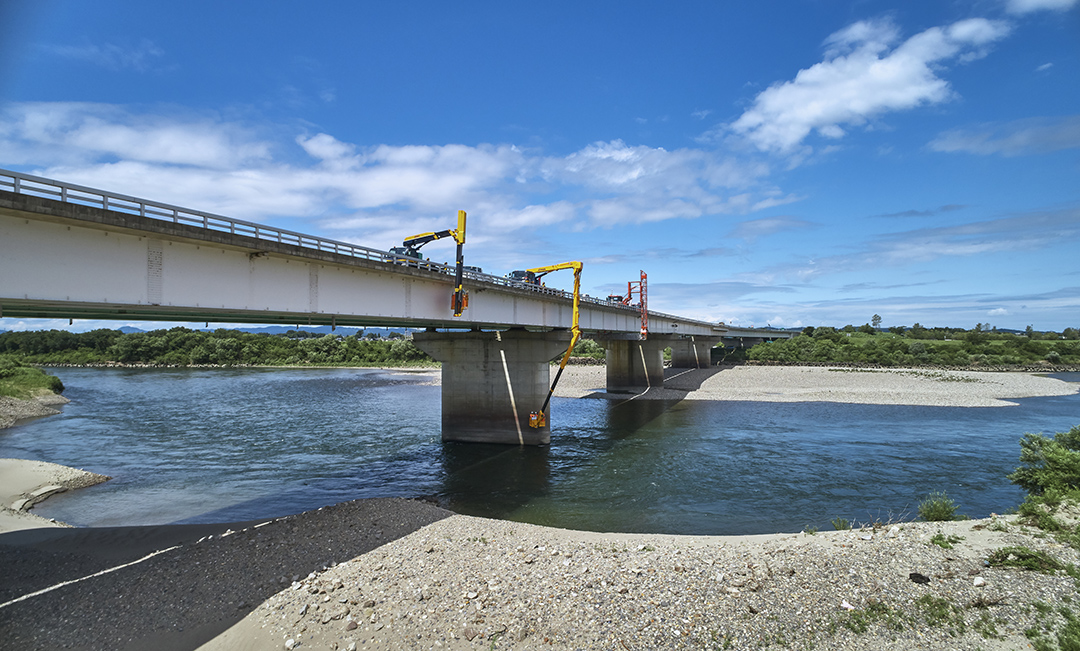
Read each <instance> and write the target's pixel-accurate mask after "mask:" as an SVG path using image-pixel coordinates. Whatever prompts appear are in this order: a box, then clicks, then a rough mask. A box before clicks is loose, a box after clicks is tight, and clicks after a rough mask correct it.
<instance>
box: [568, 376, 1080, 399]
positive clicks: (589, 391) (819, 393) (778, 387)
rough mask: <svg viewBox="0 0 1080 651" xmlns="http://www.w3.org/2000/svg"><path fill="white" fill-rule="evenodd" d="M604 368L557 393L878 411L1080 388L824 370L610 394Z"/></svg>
mask: <svg viewBox="0 0 1080 651" xmlns="http://www.w3.org/2000/svg"><path fill="white" fill-rule="evenodd" d="M606 381H607V375H606V370H605V368H604V367H602V366H568V367H567V368H566V371H565V372H564V373H563V377H562V379H561V380H560V381H559V386H558V387H557V388H556V390H555V395H557V396H562V397H566V398H605V399H609V400H626V399H631V398H632V399H634V400H720V401H724V400H728V401H730V400H750V401H756V402H841V403H856V404H874V405H928V406H940V407H1005V406H1010V405H1015V404H1016V403H1015V402H1010V399H1011V398H1029V397H1034V396H1062V395H1071V394H1074V393H1077V392H1078V391H1080V385H1078V384H1075V383H1069V382H1062V381H1061V380H1056V379H1054V378H1049V377H1044V376H1041V375H1036V374H1033V373H992V372H980V371H951V370H928V369H852V368H844V367H823V366H822V367H818V366H812V367H811V366H728V367H713V368H706V369H696V370H687V369H672V368H669V369H666V373H665V380H664V386H663V387H657V388H649V389H648V390H647V391H644V392H642V393H640V394H637V395H634V394H620V393H614V394H608V393H605V392H604V385H605V383H606Z"/></svg>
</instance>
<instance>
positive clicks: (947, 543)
mask: <svg viewBox="0 0 1080 651" xmlns="http://www.w3.org/2000/svg"><path fill="white" fill-rule="evenodd" d="M963 539H964V538H963V537H962V536H955V535H949V536H946V535H945V534H943V533H939V534H937V535H935V536H934V537H933V538H931V539H930V544H931V545H937V546H938V547H941V548H942V549H952V548H953V547H954V546H955V545H956V544H957V543H959V542H960V541H961V540H963Z"/></svg>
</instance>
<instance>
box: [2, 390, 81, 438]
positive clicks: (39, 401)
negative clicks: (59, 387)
mask: <svg viewBox="0 0 1080 651" xmlns="http://www.w3.org/2000/svg"><path fill="white" fill-rule="evenodd" d="M68 402H69V400H68V399H67V398H65V397H64V396H61V395H59V394H55V393H47V394H44V395H41V396H38V397H36V398H32V399H30V400H21V399H19V398H11V397H9V396H0V429H5V428H8V427H11V426H12V425H14V424H15V423H17V422H19V421H20V420H26V419H27V418H40V417H41V416H54V415H56V414H59V413H60V410H58V409H56V408H55V406H56V405H64V404H67V403H68Z"/></svg>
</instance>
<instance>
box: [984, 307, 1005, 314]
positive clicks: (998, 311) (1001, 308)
mask: <svg viewBox="0 0 1080 651" xmlns="http://www.w3.org/2000/svg"><path fill="white" fill-rule="evenodd" d="M986 315H987V316H1008V315H1009V311H1008V310H1006V309H1005V308H1003V307H999V308H995V309H993V310H990V311H989V312H987V313H986Z"/></svg>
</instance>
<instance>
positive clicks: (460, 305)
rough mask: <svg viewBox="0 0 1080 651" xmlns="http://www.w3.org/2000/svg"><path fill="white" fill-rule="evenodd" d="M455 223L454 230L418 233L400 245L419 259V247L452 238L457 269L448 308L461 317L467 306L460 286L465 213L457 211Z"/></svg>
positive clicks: (462, 267) (465, 297)
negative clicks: (455, 252)
mask: <svg viewBox="0 0 1080 651" xmlns="http://www.w3.org/2000/svg"><path fill="white" fill-rule="evenodd" d="M457 223H458V226H457V228H456V229H448V230H445V231H439V232H438V233H420V234H419V235H413V236H412V237H407V238H405V241H404V242H402V243H401V245H402V247H403V248H404V249H405V250H406V251H407V252H408V253H407V255H410V256H411V257H415V258H418V259H419V258H420V247H422V246H424V245H425V244H427V243H428V242H432V241H434V240H439V239H442V238H444V237H452V238H454V241H455V242H457V269H456V270H455V272H454V295H453V297H452V298H451V300H450V307H451V308H453V310H454V316H461V313H462V312H464V311H465V308H467V307H468V306H469V295H468V294H467V293H465V288H464V287H463V286H462V277H463V275H464V274H463V271H464V258H463V255H462V246H464V244H465V211H464V210H459V211H457Z"/></svg>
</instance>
